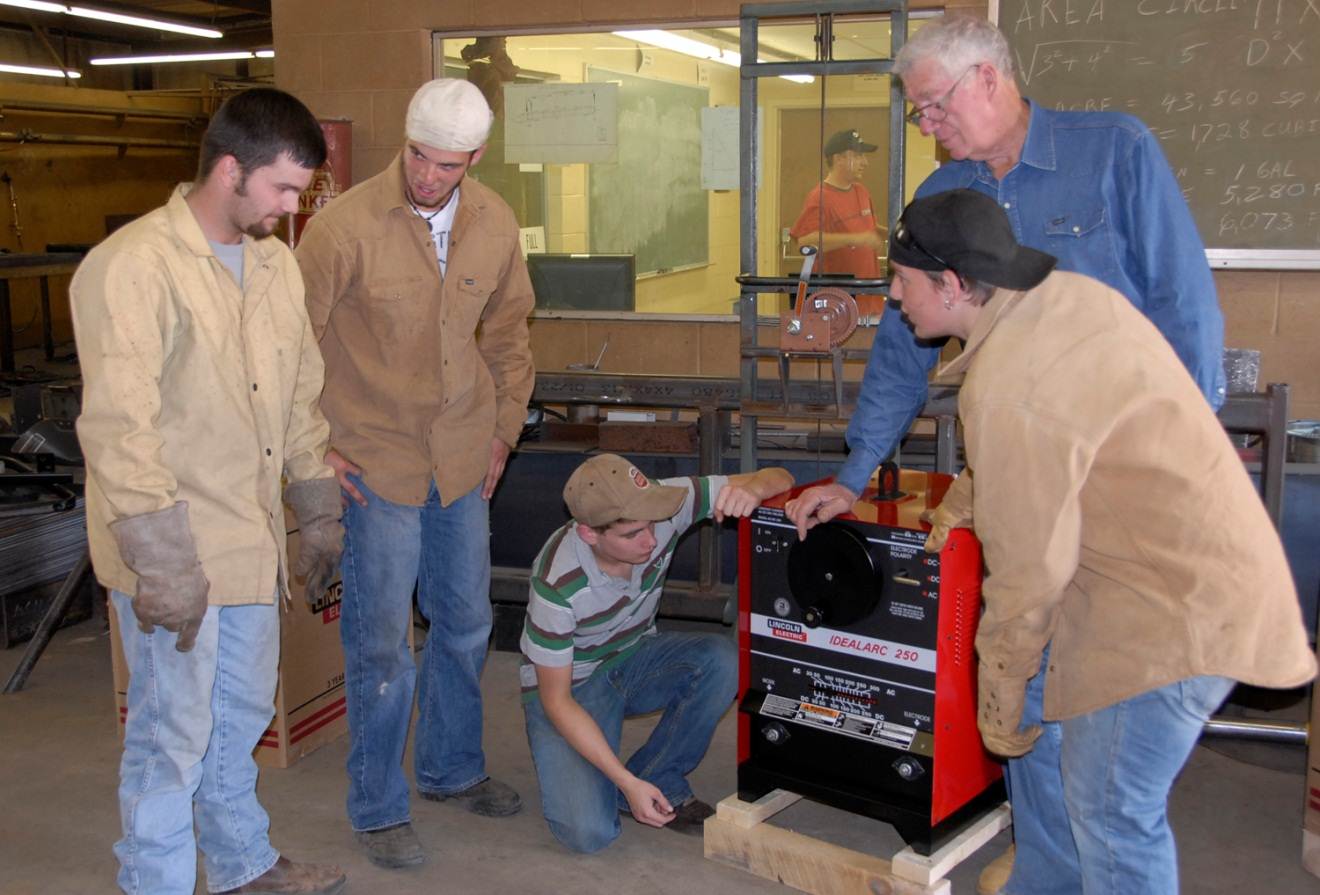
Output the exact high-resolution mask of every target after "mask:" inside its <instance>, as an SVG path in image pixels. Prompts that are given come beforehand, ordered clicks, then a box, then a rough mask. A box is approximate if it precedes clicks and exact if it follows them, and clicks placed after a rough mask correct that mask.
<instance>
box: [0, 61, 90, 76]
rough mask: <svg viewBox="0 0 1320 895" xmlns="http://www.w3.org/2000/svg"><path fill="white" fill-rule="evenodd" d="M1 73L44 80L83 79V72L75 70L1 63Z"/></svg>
mask: <svg viewBox="0 0 1320 895" xmlns="http://www.w3.org/2000/svg"><path fill="white" fill-rule="evenodd" d="M0 71H7V72H12V73H13V74H16V75H40V76H41V77H43V78H81V77H82V72H80V71H74V70H73V69H64V70H61V69H58V68H43V67H41V66H39V65H9V64H8V63H3V62H0Z"/></svg>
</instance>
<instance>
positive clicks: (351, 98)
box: [272, 0, 1320, 417]
mask: <svg viewBox="0 0 1320 895" xmlns="http://www.w3.org/2000/svg"><path fill="white" fill-rule="evenodd" d="M739 5H740V4H739V2H738V0H544V2H541V3H527V2H525V0H373V2H370V3H368V2H366V0H281V2H279V3H275V4H272V12H273V15H274V32H275V45H276V50H277V56H276V69H275V71H276V79H277V82H278V83H279V84H280V86H282V87H284V88H286V89H288V90H291V91H293V92H294V93H296V94H298V95H299V96H301V97H302V98H303V99H304V100H305V101H306V102H307V103H308V104H309V105H310V106H311V107H312V109H313V111H315V112H317V113H318V114H320V115H349V116H350V117H353V118H354V119H355V120H356V121H357V122H360V123H361V124H360V125H359V126H357V127H355V130H354V153H355V154H354V169H355V177H357V178H361V177H364V176H368V175H370V174H373V173H375V172H376V171H379V170H380V169H381V168H382V167H383V166H384V164H385V163H386V161H387V160H388V159H389V158H391V157H392V156H393V154H394V153H395V152H396V151H397V148H398V142H399V136H400V133H401V131H402V121H403V108H404V105H405V104H406V103H407V100H408V97H409V96H410V95H411V93H412V91H413V90H415V89H416V88H417V85H418V84H420V83H421V82H422V81H423V80H424V79H426V78H427V77H430V76H431V72H432V66H431V32H432V31H443V32H449V33H454V34H466V33H472V32H474V31H484V32H487V33H510V32H513V31H516V30H550V29H557V30H561V31H562V30H565V29H572V30H587V29H589V28H595V27H599V26H603V25H610V24H641V23H664V22H684V23H692V22H702V21H707V22H709V21H725V22H729V21H733V20H735V19H736V18H737V16H738V11H739ZM911 5H912V6H913V7H935V6H937V4H934V3H928V2H925V0H921V2H916V3H913V4H911ZM947 6H948V8H950V9H960V10H964V11H967V12H971V13H975V14H980V15H984V14H985V8H986V6H985V3H983V2H957V3H952V4H947ZM767 142H768V141H767ZM768 162H769V159H767V163H768ZM767 170H771V169H770V168H769V165H768V164H767ZM910 180H911V182H914V183H915V182H917V181H918V180H919V178H918V177H917V176H916V175H915V173H914V176H913V177H911V178H910ZM722 213H723V212H722ZM712 216H713V215H712ZM762 217H763V219H764V215H763V216H762ZM675 282H677V281H675ZM1216 282H1217V283H1218V286H1219V294H1220V301H1221V304H1222V305H1223V307H1224V315H1225V321H1226V324H1227V337H1226V338H1227V342H1228V344H1229V345H1231V346H1234V347H1239V348H1258V349H1260V350H1261V351H1262V352H1263V356H1262V365H1261V366H1262V369H1261V378H1262V381H1263V382H1290V383H1292V386H1293V410H1292V416H1294V417H1320V365H1318V364H1316V362H1315V356H1316V349H1315V344H1316V341H1317V336H1320V273H1314V272H1302V271H1289V272H1277V271H1266V272H1255V271H1234V272H1228V273H1219V274H1217V275H1216ZM694 291H695V288H694ZM643 325H644V324H639V326H643ZM710 325H712V326H727V327H729V328H730V329H731V330H732V331H733V338H732V340H731V341H730V340H728V339H726V340H725V343H727V344H728V345H729V346H730V347H728V348H727V350H728V351H730V352H731V357H732V358H733V360H732V363H733V364H735V365H736V355H737V348H736V346H737V333H736V326H735V325H734V324H710ZM708 341H710V342H711V343H712V344H714V343H715V341H716V340H714V339H711V340H708ZM671 355H672V356H675V357H679V358H680V359H681V357H682V356H681V354H678V353H677V351H675V352H672V353H671V354H670V355H666V357H669V356H671ZM553 360H554V361H557V358H555V359H553ZM632 360H633V359H631V358H629V357H626V356H621V357H616V358H615V361H616V363H617V364H619V365H617V366H614V365H611V366H609V369H612V370H630V371H636V372H655V370H652V369H649V367H648V365H649V364H652V363H653V361H652V360H651V359H650V355H641V356H638V357H637V358H636V363H632V362H631V361H632ZM537 362H538V364H541V365H542V366H544V367H545V368H546V369H550V368H553V367H555V366H556V362H552V358H551V357H550V355H549V353H547V350H546V349H543V348H541V347H538V352H537ZM654 362H655V363H658V361H654ZM692 366H693V367H695V366H696V362H695V361H693V363H692Z"/></svg>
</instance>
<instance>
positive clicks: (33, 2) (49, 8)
mask: <svg viewBox="0 0 1320 895" xmlns="http://www.w3.org/2000/svg"><path fill="white" fill-rule="evenodd" d="M0 6H13V7H16V8H18V9H31V10H34V11H36V12H64V11H65V10H66V9H68V8H69V7H67V6H65V5H64V4H63V3H46V2H44V0H3V2H0Z"/></svg>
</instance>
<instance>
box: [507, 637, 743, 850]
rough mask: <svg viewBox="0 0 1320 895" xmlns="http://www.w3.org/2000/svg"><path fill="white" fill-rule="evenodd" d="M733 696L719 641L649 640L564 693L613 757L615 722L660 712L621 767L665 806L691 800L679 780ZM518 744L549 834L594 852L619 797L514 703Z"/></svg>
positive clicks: (607, 832) (538, 713)
mask: <svg viewBox="0 0 1320 895" xmlns="http://www.w3.org/2000/svg"><path fill="white" fill-rule="evenodd" d="M737 691H738V650H737V647H735V646H734V643H733V641H732V640H731V639H730V638H729V637H726V636H724V635H722V634H677V633H675V634H659V635H656V636H654V637H644V638H642V642H641V644H640V645H639V646H638V647H637V648H636V650H635V651H634V652H633V653H632V655H630V656H628V657H627V658H626V659H624V660H623V661H621V662H619V663H618V664H616V665H613V666H611V667H609V668H606V669H599V670H597V672H596V673H595V674H593V675H592V676H591V677H589V678H587V679H586V680H585V681H582V682H581V683H579V684H576V685H575V686H574V687H573V698H574V699H575V700H576V701H577V703H578V705H580V706H582V708H583V709H585V710H586V712H587V714H589V715H591V717H592V718H594V719H595V721H596V724H597V725H599V726H600V730H601V733H603V734H604V735H605V740H606V741H607V742H608V743H609V744H610V748H611V749H613V750H614V751H615V753H616V754H617V753H618V751H619V738H620V736H621V734H622V733H623V719H624V718H625V717H630V716H633V715H644V714H646V713H648V712H655V711H660V710H661V709H663V710H664V714H662V715H661V716H660V721H659V723H658V724H656V726H655V730H653V731H652V732H651V736H650V738H649V739H648V740H647V741H646V742H645V743H644V744H643V745H642V747H641V748H640V749H638V750H637V751H636V752H634V753H633V755H632V757H631V758H629V759H628V760H627V761H626V762H625V763H624V764H625V766H626V767H627V768H628V770H629V771H631V772H632V773H633V774H635V775H636V776H638V777H640V778H641V779H643V780H646V781H647V782H649V783H651V784H653V785H654V786H655V787H656V788H657V789H659V790H660V791H661V792H662V793H664V796H665V798H666V799H668V800H669V804H670V805H673V806H674V807H678V806H679V805H681V804H683V803H684V802H686V801H687V800H688V799H690V798H691V797H692V787H690V786H689V785H688V782H687V775H688V774H689V773H690V772H691V771H692V769H693V768H695V767H696V766H697V765H698V764H699V763H700V762H701V759H702V757H703V756H705V754H706V749H707V748H708V747H709V746H710V740H711V737H712V736H714V735H715V726H716V725H717V724H718V723H719V720H720V718H721V717H722V716H723V715H724V712H725V711H726V710H727V709H728V708H729V705H730V704H731V703H732V702H733V697H734V694H735V693H737ZM523 710H524V714H525V716H526V721H527V741H528V743H530V744H531V748H532V760H533V761H534V762H535V763H536V777H537V780H538V781H539V783H540V787H541V811H542V812H543V813H544V815H545V819H546V821H547V822H548V823H549V825H550V832H551V833H553V834H554V836H555V838H556V839H558V840H559V841H560V842H562V843H563V844H564V845H566V846H567V847H569V848H571V849H573V850H574V851H579V852H594V851H599V850H601V849H602V848H604V847H605V846H607V845H609V844H610V843H611V842H613V841H614V840H615V839H616V838H618V836H619V832H620V829H621V827H620V824H619V812H620V811H621V810H625V811H626V810H627V808H628V800H627V799H625V798H624V797H623V793H622V792H620V791H619V789H618V788H617V787H616V786H615V785H614V784H613V783H611V782H610V780H609V778H608V777H606V776H605V775H604V774H602V773H601V772H600V771H598V770H597V769H596V768H595V766H594V765H592V764H591V763H590V762H589V761H587V760H586V759H585V758H583V757H582V756H581V755H580V754H578V752H577V750H576V749H574V748H573V747H572V746H570V745H569V744H568V741H567V740H565V739H564V738H563V737H562V736H560V734H559V731H557V730H555V726H554V724H552V723H551V722H550V719H549V718H548V717H546V714H545V709H544V708H543V707H542V705H541V700H540V699H533V700H531V701H529V702H526V703H524V704H523Z"/></svg>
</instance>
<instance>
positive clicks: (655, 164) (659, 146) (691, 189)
mask: <svg viewBox="0 0 1320 895" xmlns="http://www.w3.org/2000/svg"><path fill="white" fill-rule="evenodd" d="M587 80H588V81H591V82H603V83H616V84H618V85H619V98H618V109H619V117H618V123H619V130H618V133H619V156H618V162H616V163H599V162H598V163H594V164H592V165H589V166H588V169H587V194H588V196H587V199H588V201H587V213H588V216H589V218H590V221H589V223H588V234H589V242H588V246H589V247H590V249H591V251H592V252H593V253H622V254H632V255H635V256H636V257H637V273H638V274H643V273H653V272H668V271H671V270H676V269H678V268H683V267H691V266H693V265H697V264H705V263H707V262H708V261H709V260H710V232H709V222H710V211H709V209H710V205H709V201H710V200H709V197H708V195H707V193H706V191H705V190H703V189H702V188H701V110H702V109H703V108H705V107H706V106H707V105H709V97H710V92H709V91H708V90H706V89H705V88H699V87H689V86H685V85H683V84H672V83H669V82H667V81H657V80H653V79H651V78H639V77H637V76H635V75H626V74H620V73H617V72H612V71H606V70H604V69H600V68H595V67H590V68H588V69H587Z"/></svg>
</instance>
